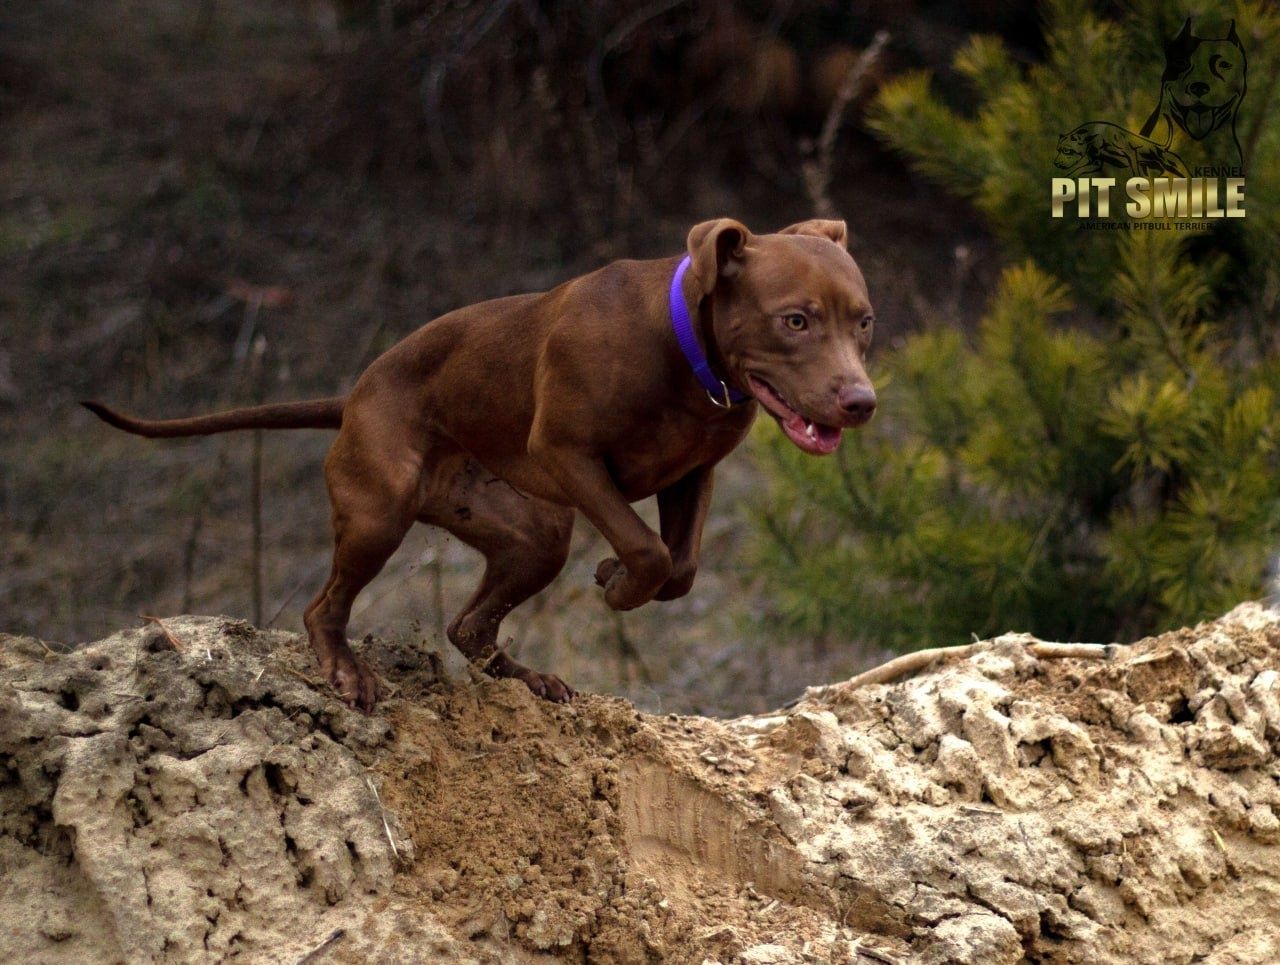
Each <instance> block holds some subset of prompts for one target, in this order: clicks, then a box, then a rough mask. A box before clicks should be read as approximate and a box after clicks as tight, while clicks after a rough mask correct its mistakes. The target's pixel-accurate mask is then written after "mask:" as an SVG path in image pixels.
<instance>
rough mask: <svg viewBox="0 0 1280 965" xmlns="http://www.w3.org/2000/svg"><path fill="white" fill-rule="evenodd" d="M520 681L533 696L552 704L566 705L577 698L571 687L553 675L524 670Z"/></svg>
mask: <svg viewBox="0 0 1280 965" xmlns="http://www.w3.org/2000/svg"><path fill="white" fill-rule="evenodd" d="M520 679H521V680H523V681H524V683H525V686H526V687H528V688H529V689H530V690H532V691H533V693H534V695H535V696H538V697H541V698H542V699H543V700H550V701H552V702H553V703H557V704H567V703H568V702H569V701H571V700H573V698H574V697H576V696H577V693H576V692H575V691H574V689H573V688H572V687H570V686H569V685H568V684H567V683H565V682H564V681H563V680H561V679H560V678H559V677H557V676H556V675H555V674H553V673H538V672H537V671H536V670H528V669H526V670H525V673H523V674H521V675H520Z"/></svg>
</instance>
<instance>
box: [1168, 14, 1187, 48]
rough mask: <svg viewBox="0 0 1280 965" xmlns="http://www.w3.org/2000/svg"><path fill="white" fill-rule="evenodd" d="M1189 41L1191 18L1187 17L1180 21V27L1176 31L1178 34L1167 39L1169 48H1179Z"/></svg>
mask: <svg viewBox="0 0 1280 965" xmlns="http://www.w3.org/2000/svg"><path fill="white" fill-rule="evenodd" d="M1190 42H1191V18H1190V17H1187V19H1186V20H1184V21H1182V29H1181V30H1179V31H1178V35H1177V36H1176V37H1174V38H1173V39H1172V40H1170V41H1169V44H1168V46H1169V48H1171V49H1173V50H1180V49H1182V48H1183V47H1186V46H1187V45H1188V44H1189V43H1190Z"/></svg>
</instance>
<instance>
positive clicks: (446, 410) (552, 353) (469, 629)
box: [85, 218, 876, 712]
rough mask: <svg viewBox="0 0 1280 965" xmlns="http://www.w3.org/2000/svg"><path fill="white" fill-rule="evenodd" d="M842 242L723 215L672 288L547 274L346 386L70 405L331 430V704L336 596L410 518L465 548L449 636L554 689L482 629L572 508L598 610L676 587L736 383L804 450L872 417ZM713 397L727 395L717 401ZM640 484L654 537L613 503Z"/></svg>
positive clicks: (839, 225)
mask: <svg viewBox="0 0 1280 965" xmlns="http://www.w3.org/2000/svg"><path fill="white" fill-rule="evenodd" d="M845 245H846V231H845V225H844V222H841V221H806V222H802V223H800V224H796V225H792V226H791V227H789V228H786V229H784V230H783V231H781V232H779V233H778V234H772V235H752V234H751V233H750V232H749V231H748V230H747V229H746V228H745V227H744V226H743V225H742V224H740V223H738V222H737V221H732V220H729V219H724V218H722V219H720V220H718V221H708V222H705V223H703V224H700V225H697V226H696V227H695V228H694V229H693V230H692V231H690V232H689V238H688V264H687V266H686V268H687V270H685V271H684V272H683V275H682V276H681V278H680V284H679V285H678V286H677V285H675V284H674V283H673V281H672V279H673V276H674V274H675V272H676V270H677V266H678V265H679V264H680V263H681V262H682V259H681V258H667V259H663V260H659V261H618V262H614V263H613V264H611V265H608V266H606V267H604V268H601V269H600V270H598V271H595V272H592V273H591V274H589V275H584V276H583V277H581V278H576V279H574V280H572V281H568V282H565V283H564V284H562V285H560V286H558V287H557V288H554V289H552V290H551V291H549V292H543V293H539V294H533V295H516V296H513V297H510V298H501V299H497V300H495V301H489V302H484V303H482V304H479V305H473V306H471V307H469V308H462V309H459V310H457V311H454V312H450V313H449V314H447V315H444V316H442V317H441V318H438V319H436V320H435V321H433V322H431V323H430V324H428V325H425V326H423V327H422V328H420V329H418V330H417V331H416V332H414V333H413V334H411V335H409V336H408V337H407V338H405V339H404V340H403V341H402V342H400V343H399V344H397V345H396V346H394V347H393V348H391V349H390V350H389V351H388V352H386V354H384V355H382V356H381V357H380V358H378V359H377V360H375V361H374V362H373V364H372V365H370V366H369V368H368V369H367V370H366V371H365V372H364V374H363V375H361V377H360V379H359V381H357V382H356V385H355V388H354V389H352V391H351V394H350V395H349V396H347V397H346V398H345V399H344V398H334V399H324V400H317V401H313V402H295V403H286V404H281V405H264V406H257V407H254V408H248V409H237V410H234V411H230V412H223V413H218V414H215V415H206V416H197V417H194V418H189V419H173V420H168V421H156V422H152V421H144V420H138V419H133V418H130V417H128V416H124V415H121V414H118V413H116V412H113V411H111V410H110V409H108V408H106V407H105V406H102V405H100V404H97V403H85V405H86V406H88V408H90V409H91V410H92V411H93V412H95V413H96V414H97V415H99V416H100V417H102V418H103V419H104V420H106V421H107V422H109V423H110V424H111V425H114V426H117V427H119V428H121V429H124V430H126V431H128V432H133V433H136V434H138V435H143V436H149V437H172V436H194V435H205V434H209V433H214V432H226V431H228V430H232V429H286V428H332V429H338V430H339V432H338V438H337V440H336V441H335V442H334V445H333V448H332V450H330V452H329V457H328V459H327V460H326V462H325V478H326V481H327V482H328V486H329V497H330V500H331V502H332V506H333V527H334V535H335V547H334V554H333V570H332V572H331V573H330V576H329V580H328V582H327V583H325V585H324V588H323V589H322V590H321V591H320V594H319V596H317V597H316V598H315V599H314V600H313V601H312V602H311V605H310V606H308V607H307V610H306V614H305V616H304V621H305V623H306V627H307V632H308V634H309V635H310V638H311V645H312V647H313V648H314V649H315V653H316V657H317V658H318V659H319V661H320V666H321V668H322V669H323V671H324V674H325V676H326V677H327V678H328V679H329V681H330V682H331V683H332V684H333V686H334V687H335V688H336V689H337V691H338V693H339V694H341V695H342V697H343V698H344V699H345V700H347V701H348V702H349V703H351V704H353V705H355V706H358V707H359V708H361V709H362V710H365V711H366V712H367V711H369V710H371V709H372V707H373V705H374V702H375V701H376V700H377V696H378V683H377V677H376V676H375V675H374V674H373V673H372V671H370V670H369V669H368V668H367V667H366V666H365V665H364V664H363V663H362V662H361V661H360V660H359V658H357V657H356V655H355V654H354V653H352V651H351V648H350V647H349V646H348V645H347V639H346V628H347V620H348V617H349V615H350V613H351V605H352V603H353V602H354V601H355V598H356V595H357V594H358V593H359V592H360V591H361V590H362V589H363V588H364V587H365V586H366V585H367V584H368V583H369V581H370V580H372V579H373V578H374V576H376V575H377V573H378V571H379V570H381V569H382V567H383V564H384V563H386V561H387V558H388V557H390V556H391V554H392V553H393V552H394V551H395V549H396V547H397V546H399V545H400V542H401V540H402V539H403V538H404V535H405V533H406V532H407V531H408V529H409V527H410V526H412V525H413V523H414V522H415V521H420V522H424V523H433V524H435V525H437V526H441V527H443V528H444V529H446V530H448V531H449V532H450V533H453V534H454V535H455V536H457V537H458V538H459V539H460V540H463V541H464V542H466V543H468V544H470V545H471V546H474V547H475V548H476V549H478V550H479V551H480V552H481V553H483V554H484V557H485V562H486V566H485V571H484V578H483V580H482V581H481V583H480V586H479V588H477V590H476V592H475V593H474V594H473V595H472V597H471V599H470V600H469V601H468V602H467V605H466V606H465V607H464V608H463V611H462V613H460V614H459V615H458V616H457V617H456V618H455V619H454V620H453V622H452V623H451V624H450V626H449V639H450V640H452V641H453V643H454V644H455V645H456V646H457V647H458V649H460V650H461V651H462V652H463V653H464V654H465V655H466V656H467V658H468V659H469V660H472V661H476V662H478V663H480V664H482V665H483V668H484V669H485V670H486V671H487V672H488V673H490V674H492V675H493V676H497V677H518V678H519V679H521V680H523V681H524V682H525V683H526V684H528V686H529V688H530V689H531V690H533V692H534V693H536V694H538V695H540V696H543V697H547V698H549V699H551V700H568V699H569V698H570V697H572V696H573V691H572V690H570V688H569V687H568V686H566V685H565V684H564V682H563V681H561V680H560V679H559V678H558V677H556V676H554V675H552V674H542V673H537V672H536V671H533V670H530V669H528V668H527V667H524V666H522V665H521V664H519V663H517V662H516V661H515V660H513V659H511V657H509V656H508V655H507V654H505V653H503V652H502V651H501V650H499V649H498V646H497V640H498V625H499V623H500V622H501V621H502V619H503V617H505V616H506V615H507V614H508V613H509V612H510V611H511V610H512V609H513V608H514V607H516V606H518V605H519V604H520V603H522V602H524V601H525V600H527V599H528V598H529V597H531V596H533V595H534V594H535V593H537V592H539V591H540V590H542V589H543V588H544V587H545V586H547V584H548V583H550V582H551V580H552V579H553V578H554V577H555V576H556V574H557V573H559V572H560V568H561V567H562V566H563V565H564V562H565V559H566V557H567V555H568V551H569V537H570V533H571V531H572V528H573V520H574V510H575V509H577V510H580V511H581V512H582V514H583V515H584V516H586V517H587V519H589V520H590V521H591V523H592V524H593V525H594V526H595V527H596V529H598V530H599V531H600V532H601V533H602V534H603V535H604V537H605V539H607V540H608V541H609V544H610V545H611V546H612V547H613V550H614V552H615V553H616V554H617V557H616V558H612V559H607V560H604V561H603V562H601V563H600V565H599V567H598V568H597V569H596V580H597V582H599V583H600V584H601V585H602V586H603V587H604V594H605V599H606V600H607V601H608V603H609V606H611V607H613V608H614V609H615V610H630V609H632V608H633V607H638V606H640V605H641V604H642V603H647V602H648V601H649V600H654V599H657V600H671V599H675V598H676V597H679V596H683V595H684V594H685V593H688V592H689V588H690V586H691V585H692V584H693V576H694V572H695V570H696V569H697V566H698V547H699V543H700V541H701V537H702V526H703V522H704V521H705V520H706V516H707V507H708V504H709V503H710V501H711V488H712V472H713V468H714V466H715V464H716V463H717V462H719V461H720V460H721V459H723V458H724V457H725V456H726V455H727V454H728V453H729V452H730V451H731V450H732V449H733V448H734V447H735V446H737V445H738V443H740V442H741V441H742V440H743V438H744V437H745V436H746V434H747V430H748V429H749V428H750V426H751V422H752V420H753V419H754V418H755V414H756V406H755V404H754V401H753V400H758V401H759V403H760V404H761V405H763V406H764V408H765V409H766V411H768V412H769V413H770V414H771V415H772V416H773V417H774V418H775V419H776V420H777V421H778V423H779V425H780V426H781V427H782V429H783V431H784V432H786V434H787V435H788V436H789V437H790V438H791V440H792V441H793V442H795V443H796V445H798V446H799V447H800V448H801V449H803V450H805V451H806V452H809V453H814V454H823V453H828V452H832V451H834V450H835V448H836V446H837V445H838V444H839V441H840V432H841V429H842V428H846V427H850V426H859V425H862V424H863V423H865V422H866V421H867V420H868V419H869V418H871V414H872V412H873V411H874V410H875V405H876V398H875V393H874V391H873V390H872V388H871V383H870V381H869V380H868V378H867V374H866V370H865V368H864V367H863V359H864V356H865V353H866V351H867V348H868V346H869V345H870V343H871V332H872V315H871V305H870V302H869V300H868V297H867V288H866V284H865V282H864V281H863V278H862V273H861V272H860V271H859V270H858V266H857V265H856V264H855V263H854V261H853V259H852V258H851V257H850V256H849V254H848V252H847V251H846V250H845ZM669 299H670V301H669ZM685 308H687V309H688V312H689V315H690V316H691V317H692V328H693V329H694V330H695V331H696V333H697V334H696V338H697V342H698V344H699V345H700V346H701V349H702V351H703V352H705V354H706V357H707V361H709V363H710V367H711V370H712V371H713V372H714V373H716V374H715V376H714V377H712V384H717V382H716V379H719V380H721V381H722V382H723V383H724V384H723V385H720V386H719V390H718V391H717V392H716V393H715V397H712V396H711V393H710V392H708V391H707V390H706V389H704V387H703V384H701V383H700V381H699V378H698V377H695V374H694V371H693V369H692V368H691V364H690V361H689V360H688V359H687V358H686V356H685V354H684V353H683V352H682V349H681V346H680V345H679V344H678V341H677V338H676V336H675V334H674V332H673V321H672V314H673V312H675V313H680V312H683V311H684V309H685ZM695 351H696V350H695ZM748 393H749V396H748ZM733 394H736V395H737V396H738V397H739V398H741V399H744V400H746V401H743V402H742V403H740V404H730V399H731V398H732V395H733ZM653 495H656V496H657V498H658V512H659V517H660V519H661V530H662V532H661V535H659V534H658V533H655V532H653V530H651V529H650V528H649V527H648V526H646V525H645V523H644V521H643V520H642V519H641V518H640V517H639V516H638V515H637V514H636V512H635V510H633V509H632V508H631V505H630V504H631V503H633V502H635V501H637V500H640V499H644V498H646V497H649V496H653Z"/></svg>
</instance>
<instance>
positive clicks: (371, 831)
mask: <svg viewBox="0 0 1280 965" xmlns="http://www.w3.org/2000/svg"><path fill="white" fill-rule="evenodd" d="M1278 619H1280V618H1277V616H1276V615H1275V614H1273V613H1272V612H1271V611H1268V610H1265V609H1264V608H1262V607H1260V606H1257V605H1246V606H1242V607H1240V608H1238V609H1237V610H1235V611H1233V612H1232V613H1230V614H1228V615H1227V616H1226V617H1224V618H1223V619H1221V620H1219V621H1217V622H1215V623H1211V624H1205V625H1202V626H1200V627H1197V628H1195V629H1192V630H1183V631H1179V632H1177V633H1172V634H1167V635H1165V636H1163V637H1159V638H1154V639H1152V640H1148V641H1144V642H1142V643H1140V644H1136V645H1134V646H1133V647H1129V648H1123V649H1120V650H1119V652H1118V655H1117V657H1116V659H1113V660H1105V661H1103V660H1075V659H1071V660H1048V659H1038V658H1037V657H1035V656H1033V655H1032V654H1031V653H1030V652H1029V651H1028V648H1027V644H1028V642H1029V640H1030V638H1029V637H1025V636H1012V635H1011V636H1005V637H1001V638H999V639H997V640H994V641H991V642H990V643H989V644H986V645H984V646H983V647H982V648H980V652H979V653H978V654H977V655H975V656H972V657H970V658H968V659H965V660H960V661H954V662H951V663H945V664H941V665H939V666H937V667H935V668H934V669H932V670H930V671H927V672H924V673H922V674H920V675H918V676H916V677H915V678H913V679H910V680H906V681H903V682H900V683H895V684H887V685H875V686H863V687H854V686H851V685H849V684H836V685H833V686H830V687H824V688H817V689H814V690H812V691H810V692H809V693H808V694H807V695H806V696H805V697H804V699H802V700H801V701H800V702H799V703H798V704H797V705H796V706H794V707H792V708H790V709H788V710H786V711H779V712H777V713H775V714H771V715H764V716H757V717H744V718H739V719H736V720H730V721H718V720H710V719H705V718H696V717H677V716H674V715H672V716H668V717H652V716H648V715H644V714H640V713H637V712H636V711H635V710H634V709H633V708H632V707H631V706H630V705H629V704H627V703H625V702H624V701H621V700H617V699H613V698H608V697H599V696H592V697H584V698H582V699H580V700H579V701H577V702H575V704H573V705H572V706H568V707H564V706H557V705H552V704H547V703H543V702H539V701H536V700H534V699H533V698H532V697H531V696H530V695H529V694H528V693H527V692H526V691H525V690H524V689H523V687H522V686H521V685H519V684H516V683H512V682H493V681H449V680H445V679H443V678H442V677H441V676H440V674H439V673H438V672H437V671H438V667H439V663H438V661H436V660H434V659H430V655H426V656H423V655H420V654H417V653H411V652H408V651H406V650H405V649H404V648H403V647H399V646H393V645H389V644H384V643H381V642H378V641H366V643H365V645H364V650H365V653H366V655H368V656H369V657H370V658H371V659H372V660H373V661H374V662H375V663H376V664H377V665H379V666H380V668H381V670H382V672H383V673H384V675H385V676H386V677H387V679H388V680H389V681H390V682H391V684H392V685H393V686H394V687H395V688H397V693H396V695H395V696H394V697H393V698H392V699H390V700H388V701H387V702H386V704H385V705H384V707H383V712H382V714H381V715H380V716H378V717H375V718H363V717H360V716H358V715H356V714H353V713H351V712H349V711H347V710H346V709H345V708H344V707H342V705H341V704H339V703H338V702H337V701H336V700H334V699H333V698H332V696H331V695H330V694H328V693H327V691H326V690H325V689H324V688H322V687H319V686H318V685H317V684H316V683H315V682H314V681H313V680H311V679H310V678H309V674H311V673H312V672H313V668H312V666H311V662H310V659H309V657H308V655H307V654H306V653H305V651H304V649H303V645H302V643H301V642H300V641H299V639H298V638H297V637H295V636H293V635H291V634H284V633H264V632H259V631H256V630H254V629H252V628H250V627H248V626H246V625H244V624H241V623H236V622H233V621H227V620H219V619H210V618H193V617H175V618H173V619H171V620H166V621H165V624H164V626H163V627H161V626H151V627H148V628H146V629H143V630H130V631H125V632H122V633H118V634H116V635H115V636H112V637H110V638H108V639H106V640H102V641H100V642H97V643H94V644H91V645H89V646H86V647H84V648H81V649H78V650H76V651H74V652H71V653H60V652H57V651H56V650H54V649H50V648H48V647H46V646H45V645H44V644H41V643H39V642H37V641H35V640H30V639H25V638H18V637H0V957H2V958H4V959H5V960H13V961H16V960H27V961H30V960H38V961H48V962H55V961H74V962H92V961H118V960H121V959H125V960H130V961H153V960H154V961H191V960H201V959H206V958H207V959H213V958H222V957H225V956H228V955H232V954H240V955H243V956H246V957H247V958H248V959H249V960H253V961H288V962H296V961H299V960H300V959H303V958H304V957H306V960H307V961H310V962H319V961H335V962H337V961H350V962H357V961H368V960H374V959H376V960H378V961H405V962H410V961H468V962H470V961H476V962H513V961H534V960H543V959H546V958H548V957H555V958H563V959H567V960H573V961H583V960H588V959H589V960H591V961H598V962H646V961H651V962H658V961H669V962H703V961H704V960H711V961H719V962H725V963H727V962H750V963H761V965H763V963H790V962H853V961H882V962H892V961H900V960H901V961H907V960H911V961H925V962H962V961H963V962H973V961H980V962H1012V961H1017V960H1019V959H1021V958H1024V957H1026V958H1030V959H1032V960H1037V961H1053V962H1059V961H1061V962H1097V961H1142V962H1180V961H1192V960H1210V961H1215V962H1266V961H1275V960H1277V958H1280V925H1278V924H1277V923H1278V922H1280V762H1278V759H1277V755H1278V754H1280V623H1278ZM308 956H309V957H308Z"/></svg>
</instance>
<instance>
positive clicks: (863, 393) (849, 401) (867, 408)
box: [836, 385, 876, 423]
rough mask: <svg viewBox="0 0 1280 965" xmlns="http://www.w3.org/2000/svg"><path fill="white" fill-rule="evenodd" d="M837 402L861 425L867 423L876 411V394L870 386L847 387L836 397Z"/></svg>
mask: <svg viewBox="0 0 1280 965" xmlns="http://www.w3.org/2000/svg"><path fill="white" fill-rule="evenodd" d="M836 402H837V403H838V404H839V406H840V408H841V409H843V410H844V411H845V412H847V413H849V415H851V416H853V417H854V418H856V419H857V420H858V421H859V423H862V422H866V421H867V420H868V419H870V418H871V414H872V413H873V412H875V411H876V393H875V390H874V389H872V388H871V386H869V385H846V386H845V387H844V388H843V389H841V390H840V393H839V395H837V396H836Z"/></svg>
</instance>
